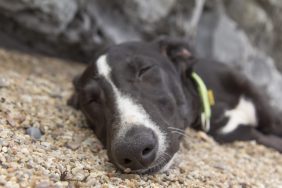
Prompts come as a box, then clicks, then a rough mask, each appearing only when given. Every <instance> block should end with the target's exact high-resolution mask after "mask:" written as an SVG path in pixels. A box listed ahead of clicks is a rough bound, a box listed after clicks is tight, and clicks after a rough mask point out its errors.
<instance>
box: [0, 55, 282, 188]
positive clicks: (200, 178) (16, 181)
mask: <svg viewBox="0 0 282 188" xmlns="http://www.w3.org/2000/svg"><path fill="white" fill-rule="evenodd" d="M83 68H84V67H83V65H79V64H75V63H70V62H68V63H65V62H62V61H59V60H55V59H50V58H44V57H31V56H28V55H22V54H18V53H15V52H7V51H4V50H0V151H1V152H0V187H1V186H3V187H10V188H17V187H37V188H47V187H90V186H92V187H105V188H106V187H244V188H247V187H267V188H270V187H275V188H276V187H282V155H281V154H279V153H278V152H276V151H273V150H271V149H267V148H265V147H263V146H260V145H257V144H256V143H255V142H249V143H242V142H237V143H234V144H231V145H224V146H222V145H218V144H217V143H216V142H214V141H213V139H212V138H210V137H208V136H207V135H206V134H205V133H203V132H195V131H193V130H190V129H188V130H187V131H186V133H187V136H186V137H185V139H184V141H183V142H182V146H181V150H180V152H179V154H178V156H177V160H176V163H175V164H174V165H173V167H172V169H170V170H169V171H168V172H165V173H160V174H156V175H150V176H149V175H145V176H139V175H135V174H122V173H121V172H119V171H117V170H116V169H115V167H114V166H113V165H112V164H111V163H110V162H109V161H108V158H107V155H106V151H105V149H103V147H102V145H101V144H100V143H99V141H98V140H97V138H96V137H95V135H94V134H93V133H92V131H91V130H90V129H88V128H87V126H86V124H85V120H84V118H83V116H82V114H81V113H80V112H79V111H76V110H74V109H72V108H70V107H68V106H67V105H66V100H67V98H68V97H69V96H70V94H71V92H72V85H71V80H72V78H73V76H74V75H76V74H78V73H79V72H81V71H82V70H83ZM30 135H31V136H30ZM32 137H33V138H32Z"/></svg>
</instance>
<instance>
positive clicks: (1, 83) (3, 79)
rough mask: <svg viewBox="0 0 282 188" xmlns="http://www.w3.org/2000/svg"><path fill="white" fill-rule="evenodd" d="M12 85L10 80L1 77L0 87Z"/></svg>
mask: <svg viewBox="0 0 282 188" xmlns="http://www.w3.org/2000/svg"><path fill="white" fill-rule="evenodd" d="M9 85H10V83H9V82H8V80H7V79H5V78H0V88H2V87H8V86H9Z"/></svg>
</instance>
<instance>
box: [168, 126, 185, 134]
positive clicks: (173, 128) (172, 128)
mask: <svg viewBox="0 0 282 188" xmlns="http://www.w3.org/2000/svg"><path fill="white" fill-rule="evenodd" d="M168 129H171V130H176V131H179V132H182V133H185V131H184V130H181V129H178V128H175V127H168Z"/></svg>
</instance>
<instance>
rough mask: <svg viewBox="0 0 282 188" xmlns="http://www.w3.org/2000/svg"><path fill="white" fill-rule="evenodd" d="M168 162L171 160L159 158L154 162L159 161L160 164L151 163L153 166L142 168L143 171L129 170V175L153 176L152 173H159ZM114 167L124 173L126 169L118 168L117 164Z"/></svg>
mask: <svg viewBox="0 0 282 188" xmlns="http://www.w3.org/2000/svg"><path fill="white" fill-rule="evenodd" d="M170 160H171V158H162V157H159V158H157V159H156V160H155V161H160V162H155V163H153V165H151V166H149V167H147V168H144V169H139V170H130V173H135V174H141V175H144V174H148V175H150V174H154V173H157V172H159V171H161V170H162V169H163V168H164V167H165V166H166V165H167V164H168V163H169V161H170ZM116 165H117V167H118V168H119V169H121V170H122V171H123V172H125V171H126V170H127V168H124V167H122V166H120V165H119V164H116Z"/></svg>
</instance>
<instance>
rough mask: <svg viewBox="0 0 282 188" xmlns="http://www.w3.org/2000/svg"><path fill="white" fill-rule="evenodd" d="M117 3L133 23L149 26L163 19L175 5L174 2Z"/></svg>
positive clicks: (130, 1)
mask: <svg viewBox="0 0 282 188" xmlns="http://www.w3.org/2000/svg"><path fill="white" fill-rule="evenodd" d="M118 3H119V6H120V7H121V9H122V10H123V11H124V12H125V14H126V15H127V16H128V18H129V19H130V20H132V21H135V23H138V22H139V21H141V22H143V23H146V24H150V23H156V22H158V21H160V20H161V19H162V18H165V17H166V16H167V15H168V14H169V12H170V11H171V9H172V8H173V6H174V5H175V3H176V0H149V1H138V0H124V1H118Z"/></svg>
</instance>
